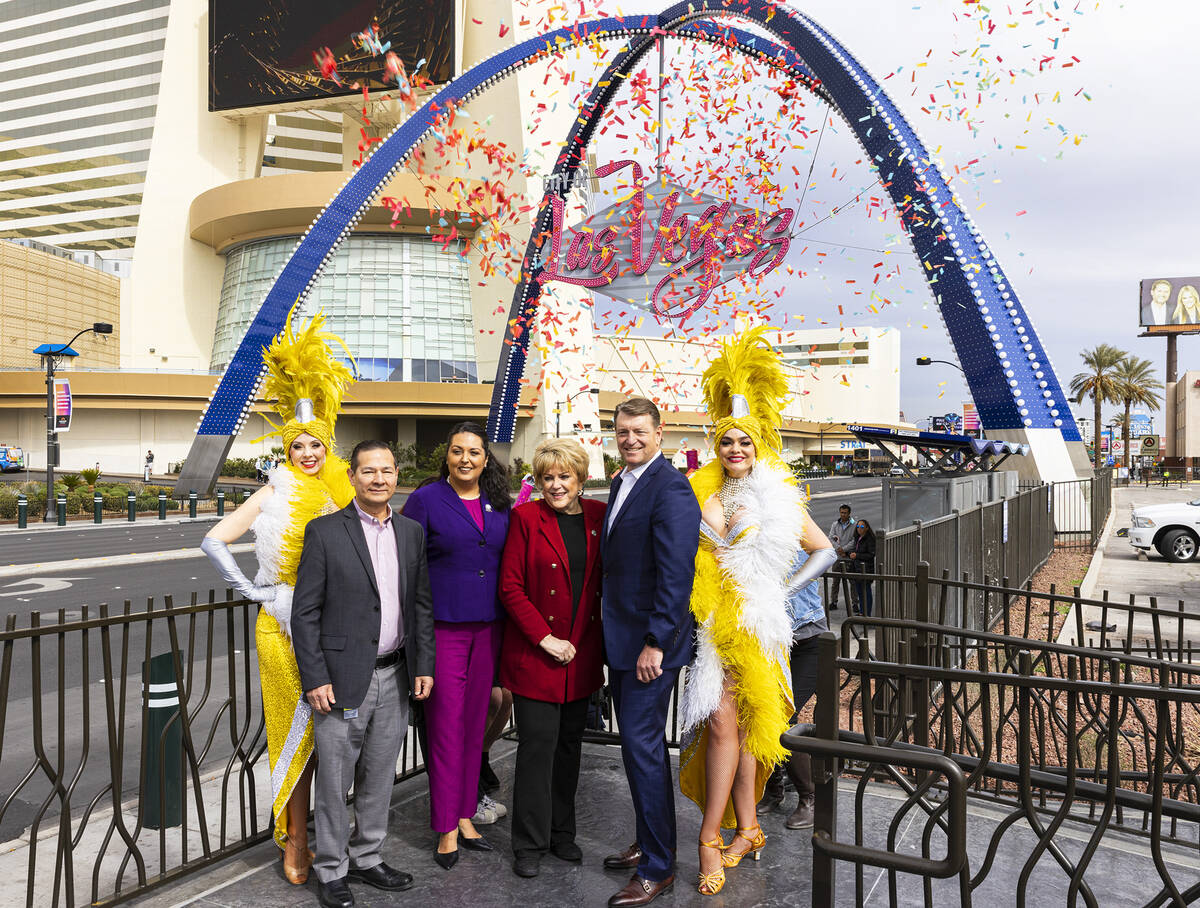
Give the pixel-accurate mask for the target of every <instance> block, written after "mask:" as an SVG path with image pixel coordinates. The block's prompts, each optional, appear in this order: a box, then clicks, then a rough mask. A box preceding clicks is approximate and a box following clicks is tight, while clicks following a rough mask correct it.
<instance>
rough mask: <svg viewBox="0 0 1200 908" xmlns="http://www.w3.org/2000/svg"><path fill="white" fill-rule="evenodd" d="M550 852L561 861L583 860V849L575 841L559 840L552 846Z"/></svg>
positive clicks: (577, 862)
mask: <svg viewBox="0 0 1200 908" xmlns="http://www.w3.org/2000/svg"><path fill="white" fill-rule="evenodd" d="M550 853H551V854H552V855H554V856H555V857H556V858H558V859H559V860H560V861H566V862H567V863H569V864H579V863H581V862H582V861H583V850H582V849H581V848H580V847H579V846H578V845H576V844H575V843H574V842H559V843H558V844H557V845H551V846H550Z"/></svg>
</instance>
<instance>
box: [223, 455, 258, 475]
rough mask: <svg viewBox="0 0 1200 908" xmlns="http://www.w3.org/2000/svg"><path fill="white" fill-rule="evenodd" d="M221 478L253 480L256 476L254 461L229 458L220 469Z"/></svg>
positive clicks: (243, 458)
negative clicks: (230, 477) (234, 477)
mask: <svg viewBox="0 0 1200 908" xmlns="http://www.w3.org/2000/svg"><path fill="white" fill-rule="evenodd" d="M221 475H222V476H237V477H239V478H241V479H253V478H254V477H255V476H256V475H258V474H257V472H256V471H255V469H254V461H253V460H248V459H246V458H245V457H230V458H229V459H228V460H226V461H225V465H224V466H222V467H221Z"/></svg>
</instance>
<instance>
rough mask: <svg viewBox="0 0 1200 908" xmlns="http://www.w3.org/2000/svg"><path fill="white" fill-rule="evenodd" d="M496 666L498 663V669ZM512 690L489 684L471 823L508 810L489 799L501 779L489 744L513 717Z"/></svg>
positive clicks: (494, 817)
mask: <svg viewBox="0 0 1200 908" xmlns="http://www.w3.org/2000/svg"><path fill="white" fill-rule="evenodd" d="M498 668H499V665H497V669H498ZM512 711H513V696H512V691H510V690H507V689H505V688H503V687H501V686H500V683H499V678H498V676H497V680H496V681H494V682H493V684H492V696H491V700H490V701H489V702H488V713H487V728H486V729H485V730H484V732H483V754H482V755H481V758H480V761H479V803H478V804H477V805H476V809H475V816H473V817H471V821H472V822H473V823H477V824H481V825H485V826H486V825H488V824H491V823H495V822H496V821H497V820H499V819H501V818H502V817H504V816H505V815H506V814H507V813H508V809H507V808H506V807H505V806H504V805H503V804H500V803H498V802H496V801H493V800H492V798H491V794H492V792H495V791H499V790H500V779H499V778H497V776H496V773H495V772H494V771H493V770H492V763H491V759H490V755H491V750H492V745H493V744H495V743H496V742H497V741H498V740H500V736H501V735H502V734H504V729H505V727H506V726H507V725H508V720H509V718H511V716H512Z"/></svg>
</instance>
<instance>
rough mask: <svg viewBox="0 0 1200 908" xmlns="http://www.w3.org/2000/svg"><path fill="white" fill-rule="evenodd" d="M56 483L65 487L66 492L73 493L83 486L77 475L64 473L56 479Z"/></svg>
mask: <svg viewBox="0 0 1200 908" xmlns="http://www.w3.org/2000/svg"><path fill="white" fill-rule="evenodd" d="M58 481H59V482H61V483H62V484H63V485H64V486H66V487H67V491H68V492H74V491H75V490H76V489H77V488H79V487H80V486H81V485H82V484H83V480H82V479H81V478H80V477H79V474H77V473H64V474H63V475H62V476H60V477H58Z"/></svg>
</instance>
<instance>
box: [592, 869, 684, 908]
mask: <svg viewBox="0 0 1200 908" xmlns="http://www.w3.org/2000/svg"><path fill="white" fill-rule="evenodd" d="M674 885H675V877H674V875H671V876H669V877H667V878H666V879H665V880H659V881H658V882H657V883H654V882H651V881H650V880H643V879H642V878H641V877H640V876H638V875H637V874H636V873H635V874H634V875H633V879H631V880H630V881H629V883H628V884H627V885H626V886H625V888H624V889H622V890H621V891H620V892H618V893H617V894H616V895H614V896H613V897H612V898H610V899H609V900H608V908H634V906H636V905H649V904H650V903H651V902H653V901H654V900H655V899H656V898H658V897H659V896H660V895H662V894H663V893H664V892H670V891H671V887H672V886H674Z"/></svg>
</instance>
